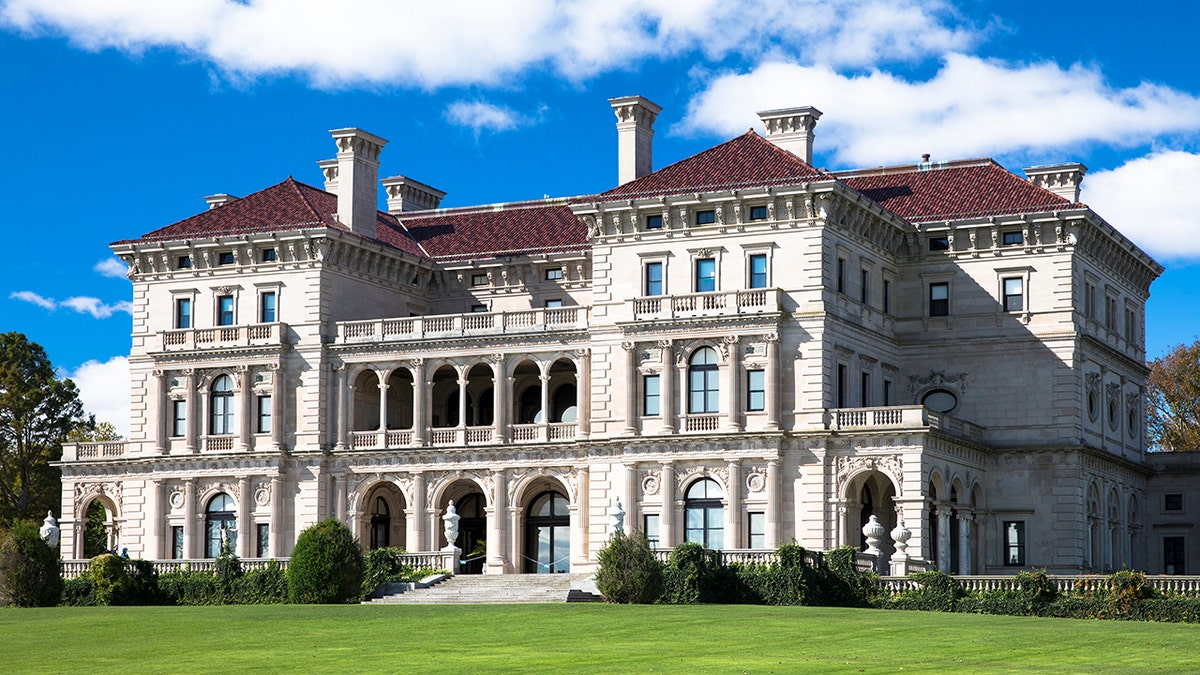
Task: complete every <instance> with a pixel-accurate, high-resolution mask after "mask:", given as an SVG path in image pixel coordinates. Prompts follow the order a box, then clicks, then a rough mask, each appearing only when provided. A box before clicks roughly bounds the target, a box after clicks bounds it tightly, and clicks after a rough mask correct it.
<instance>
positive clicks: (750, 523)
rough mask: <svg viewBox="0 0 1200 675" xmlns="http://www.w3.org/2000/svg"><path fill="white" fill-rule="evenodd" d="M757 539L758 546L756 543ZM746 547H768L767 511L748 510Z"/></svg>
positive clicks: (760, 548) (761, 548)
mask: <svg viewBox="0 0 1200 675" xmlns="http://www.w3.org/2000/svg"><path fill="white" fill-rule="evenodd" d="M756 521H757V522H756ZM756 525H757V527H756ZM756 540H757V544H758V545H757V546H756V545H755V543H756ZM746 548H748V549H751V550H765V549H766V548H767V514H766V512H765V511H748V512H746Z"/></svg>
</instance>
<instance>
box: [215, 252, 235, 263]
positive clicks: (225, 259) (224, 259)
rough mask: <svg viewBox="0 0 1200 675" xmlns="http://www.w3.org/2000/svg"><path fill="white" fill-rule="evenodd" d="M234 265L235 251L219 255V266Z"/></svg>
mask: <svg viewBox="0 0 1200 675" xmlns="http://www.w3.org/2000/svg"><path fill="white" fill-rule="evenodd" d="M233 263H234V258H233V251H221V252H220V253H218V254H217V264H218V265H232V264H233Z"/></svg>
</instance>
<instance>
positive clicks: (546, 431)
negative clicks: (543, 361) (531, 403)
mask: <svg viewBox="0 0 1200 675" xmlns="http://www.w3.org/2000/svg"><path fill="white" fill-rule="evenodd" d="M547 367H548V366H547ZM538 380H540V381H541V383H542V391H541V394H542V425H541V427H542V428H541V429H540V430H539V436H540V439H539V440H541V441H542V442H543V443H545V442H547V441H549V440H550V376H549V375H548V374H546V373H544V372H543V373H542V374H541V375H539V376H538Z"/></svg>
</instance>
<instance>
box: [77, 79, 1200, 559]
mask: <svg viewBox="0 0 1200 675" xmlns="http://www.w3.org/2000/svg"><path fill="white" fill-rule="evenodd" d="M610 103H611V105H612V107H613V109H614V111H615V113H616V118H617V125H616V126H617V142H618V151H619V152H618V167H616V168H617V173H618V180H617V185H616V187H613V188H612V189H610V190H608V191H607V192H602V193H599V194H591V195H584V196H574V197H566V198H560V199H543V200H537V201H530V202H514V203H503V204H487V205H482V206H477V207H466V208H440V207H439V205H440V201H441V199H442V197H443V196H444V193H443V192H441V191H439V190H437V189H435V188H433V187H431V186H429V185H427V184H424V183H421V182H419V181H417V180H414V179H413V178H409V177H406V176H402V175H396V176H392V177H388V178H383V179H382V180H380V178H379V175H380V174H379V167H380V155H381V151H382V150H383V148H384V146H385V145H386V143H387V141H386V140H384V139H383V138H380V137H378V136H375V135H373V134H370V133H367V132H365V131H363V130H360V129H355V128H350V129H337V130H334V131H332V132H331V133H332V136H333V140H334V143H335V144H336V150H337V152H336V157H335V158H333V159H329V160H326V161H321V162H318V164H319V167H320V169H321V170H322V172H323V174H324V176H323V177H324V184H323V186H322V187H314V186H311V185H308V184H305V183H302V182H299V181H296V180H293V179H291V178H288V179H287V180H285V181H283V182H281V183H279V184H277V185H274V186H271V187H268V188H266V189H263V190H261V191H259V192H256V193H253V194H250V195H247V196H245V197H241V198H237V197H233V196H231V195H227V194H218V195H214V196H210V197H207V198H206V199H207V200H208V203H209V209H208V210H206V211H203V212H201V213H199V214H197V215H195V216H192V217H190V218H187V219H185V220H182V221H180V222H178V223H175V224H172V225H168V226H166V227H163V228H161V229H157V230H154V231H151V232H148V233H146V234H144V235H143V236H141V237H139V238H136V239H129V240H125V241H119V242H116V243H115V244H113V245H112V247H113V250H114V251H115V252H116V253H117V255H119V256H120V257H121V259H122V260H124V261H125V262H126V263H127V264H128V266H129V277H130V279H131V281H132V284H133V330H132V350H131V353H130V357H129V362H130V369H131V382H130V387H131V390H132V393H131V395H132V420H131V427H130V434H129V440H127V441H123V442H119V443H92V444H80V445H75V446H67V447H66V448H65V450H64V456H63V459H62V462H61V468H62V474H63V476H62V479H63V497H62V515H61V525H62V533H63V535H62V536H63V547H64V549H63V557H64V558H65V559H68V560H69V559H78V558H82V557H84V548H83V547H84V541H85V532H84V530H85V524H86V522H87V513H88V509H89V507H91V505H92V504H93V503H96V502H97V501H98V502H99V503H100V504H102V505H103V507H104V513H105V518H106V519H107V521H108V528H107V532H108V537H109V544H110V545H111V547H112V548H117V549H121V548H127V549H128V552H129V554H130V555H131V556H133V557H141V558H147V559H155V560H161V559H182V560H195V559H202V558H208V557H214V556H215V555H217V553H218V552H219V550H220V548H221V545H222V543H223V542H228V543H229V544H230V545H231V546H232V547H233V550H234V552H235V553H237V554H238V555H239V556H241V557H243V558H247V559H253V558H275V557H287V556H289V555H290V553H291V551H292V548H293V546H294V544H295V541H296V537H297V536H298V534H299V532H300V531H301V530H303V529H304V528H306V527H308V526H310V525H312V524H313V523H316V522H317V521H319V520H322V519H326V518H337V519H339V520H342V521H344V522H345V523H346V524H347V525H349V526H350V527H351V528H352V529H353V531H354V532H355V533H356V535H357V536H358V537H359V539H360V541H361V542H362V545H363V546H364V547H379V546H398V547H403V548H405V549H407V550H408V551H413V552H433V551H438V550H441V549H443V548H445V547H447V545H448V543H449V542H447V541H446V538H445V534H444V531H443V527H442V518H443V516H444V515H446V514H447V512H448V509H449V507H450V505H451V502H453V505H454V507H455V509H456V510H457V513H458V515H459V516H460V517H461V521H460V523H459V532H460V533H459V536H458V539H457V541H456V542H453V543H455V544H457V546H458V547H459V548H461V549H462V560H463V562H462V565H461V569H460V570H459V571H461V572H470V573H479V572H482V573H487V574H507V573H521V572H535V571H536V572H564V571H575V572H588V571H591V570H592V569H593V568H594V565H595V560H596V552H597V551H598V550H599V549H600V548H601V547H602V546H603V545H604V544H605V542H606V541H607V539H608V537H609V536H610V535H611V532H612V521H613V519H614V514H616V513H618V512H623V513H624V522H625V524H626V527H630V528H633V529H637V530H640V531H643V532H645V533H646V534H647V536H649V537H650V539H651V540H652V544H653V545H654V546H655V547H658V548H670V547H672V546H674V545H676V544H678V543H681V542H685V541H695V542H700V543H702V544H703V545H705V546H706V547H709V548H716V549H723V550H727V551H742V550H747V551H760V550H764V549H772V548H774V547H776V546H777V545H779V544H782V543H787V542H792V541H795V542H796V543H798V544H800V545H802V546H805V547H807V548H811V549H820V550H826V549H830V548H834V547H837V546H843V545H853V546H856V547H860V548H861V547H862V545H863V544H864V541H865V540H864V537H863V534H862V529H863V525H864V524H865V523H867V522H868V520H869V519H870V517H871V516H875V517H876V518H877V520H878V521H879V522H880V523H881V524H882V525H883V526H884V528H886V530H888V531H891V530H892V529H893V528H896V527H897V525H898V524H899V523H901V522H903V523H904V525H905V527H907V529H908V530H909V531H910V532H911V539H909V540H908V542H907V549H908V551H907V552H908V554H909V555H910V556H911V557H912V558H913V559H915V560H916V561H919V562H920V563H922V564H925V565H928V566H933V567H937V568H940V569H942V570H945V571H948V572H953V573H959V574H1005V573H1010V572H1013V571H1016V570H1019V569H1023V568H1025V569H1027V568H1030V567H1039V568H1040V567H1045V568H1047V570H1049V571H1050V572H1056V573H1079V572H1093V571H1095V572H1101V571H1109V570H1114V569H1119V568H1121V567H1123V566H1129V567H1133V568H1142V569H1148V570H1151V571H1154V572H1163V571H1168V572H1171V571H1174V572H1177V573H1182V572H1183V571H1184V566H1185V562H1184V561H1185V559H1189V560H1200V558H1198V557H1197V555H1200V550H1197V551H1192V550H1191V548H1192V547H1193V546H1195V547H1200V540H1198V539H1200V538H1197V537H1191V540H1189V534H1190V529H1189V527H1190V524H1185V520H1184V519H1182V518H1175V519H1174V520H1173V519H1172V518H1173V517H1174V516H1175V515H1182V513H1183V510H1184V507H1183V496H1182V493H1183V492H1184V487H1186V485H1184V484H1181V483H1180V482H1179V481H1178V480H1175V479H1174V478H1171V476H1174V477H1176V478H1177V476H1178V475H1179V473H1178V472H1177V471H1176V469H1178V470H1179V471H1184V470H1186V471H1190V470H1191V469H1187V468H1186V467H1184V468H1183V469H1179V467H1174V468H1172V467H1166V468H1164V466H1162V462H1161V461H1159V462H1158V463H1157V464H1156V463H1155V462H1154V461H1152V460H1153V455H1150V456H1148V455H1147V454H1146V438H1145V423H1144V412H1145V411H1144V403H1143V401H1144V399H1145V386H1146V375H1147V369H1146V366H1145V353H1144V323H1143V319H1144V307H1145V302H1146V299H1147V297H1148V296H1149V289H1150V284H1151V282H1152V281H1153V280H1154V279H1155V278H1156V277H1157V276H1158V275H1159V274H1160V273H1161V272H1162V267H1160V266H1159V265H1158V264H1157V263H1156V262H1155V261H1154V260H1152V259H1151V258H1150V257H1148V256H1147V255H1146V254H1145V253H1144V252H1142V251H1141V250H1140V249H1139V248H1138V247H1137V246H1136V245H1134V244H1133V243H1132V242H1130V241H1129V240H1128V239H1127V238H1125V237H1124V236H1123V235H1121V233H1120V232H1118V231H1116V230H1115V229H1114V228H1113V227H1112V226H1110V225H1109V224H1108V223H1107V222H1105V221H1104V219H1103V218H1102V217H1101V216H1100V215H1098V214H1096V213H1094V212H1093V211H1092V210H1091V209H1090V208H1089V207H1088V206H1087V205H1086V204H1082V203H1080V202H1079V187H1080V182H1081V180H1082V179H1083V176H1084V173H1085V172H1086V168H1085V167H1084V166H1083V165H1081V164H1062V165H1054V166H1040V167H1034V168H1030V169H1026V170H1025V172H1024V173H1025V176H1024V177H1018V176H1017V175H1014V174H1013V173H1010V172H1009V171H1008V170H1006V169H1004V168H1003V167H1001V166H999V165H998V164H996V163H995V162H993V161H991V160H988V159H971V160H958V161H945V162H943V161H933V160H931V158H929V156H928V155H926V156H925V157H924V159H923V161H921V162H919V163H916V164H911V165H905V166H891V167H877V168H870V169H863V170H856V171H834V172H831V171H827V170H824V169H818V168H816V167H814V166H813V164H812V151H813V139H814V128H815V126H816V124H817V121H818V119H819V118H820V116H821V113H820V111H818V110H816V109H814V108H793V109H786V110H775V111H769V112H764V113H761V119H762V123H763V129H764V131H763V133H758V132H755V131H749V132H747V133H745V134H744V135H741V136H738V137H736V138H733V139H731V140H728V141H726V142H724V143H722V144H720V145H717V146H715V147H712V148H710V149H708V150H705V151H703V152H701V153H699V154H697V155H694V156H692V157H688V158H686V159H682V160H680V161H678V162H675V163H673V164H670V165H668V166H665V167H663V168H660V169H658V170H654V166H653V162H652V145H653V144H652V140H653V135H654V131H653V127H654V123H655V119H656V117H657V115H658V113H659V112H660V109H659V107H658V106H656V105H655V104H653V103H651V102H650V101H648V100H647V99H645V98H643V97H640V96H630V97H623V98H616V99H612V100H610ZM380 185H382V187H383V190H384V191H385V198H386V204H387V210H386V211H380V210H378V205H379V194H378V191H379V186H380ZM1189 466H1190V465H1189ZM1164 475H1166V476H1168V478H1166V479H1164V478H1163V476H1164ZM1173 480H1174V481H1175V482H1172V481H1173ZM1180 485H1184V487H1178V486H1180ZM1172 490H1175V491H1174V492H1172ZM1176 498H1178V500H1179V502H1178V509H1177V510H1178V511H1179V514H1173V513H1172V511H1175V510H1176V509H1173V508H1172V506H1174V505H1175V501H1174V500H1175V499H1176ZM1197 500H1198V501H1200V495H1198V496H1197ZM1189 501H1191V500H1189ZM1197 505H1200V504H1197ZM1197 505H1193V506H1197ZM900 548H901V549H902V550H903V549H904V547H903V546H901V547H900ZM882 549H883V551H884V554H885V555H887V556H890V555H891V554H892V553H893V552H894V550H895V547H894V544H893V542H892V539H891V538H890V537H884V541H883V543H882Z"/></svg>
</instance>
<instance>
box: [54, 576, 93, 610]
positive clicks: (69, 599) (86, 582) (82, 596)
mask: <svg viewBox="0 0 1200 675" xmlns="http://www.w3.org/2000/svg"><path fill="white" fill-rule="evenodd" d="M59 604H60V605H62V606H63V607H93V606H95V604H96V587H95V586H94V585H92V578H91V577H89V576H88V575H86V574H84V575H83V576H79V577H75V578H74V579H63V591H62V600H61V601H60V602H59Z"/></svg>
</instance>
